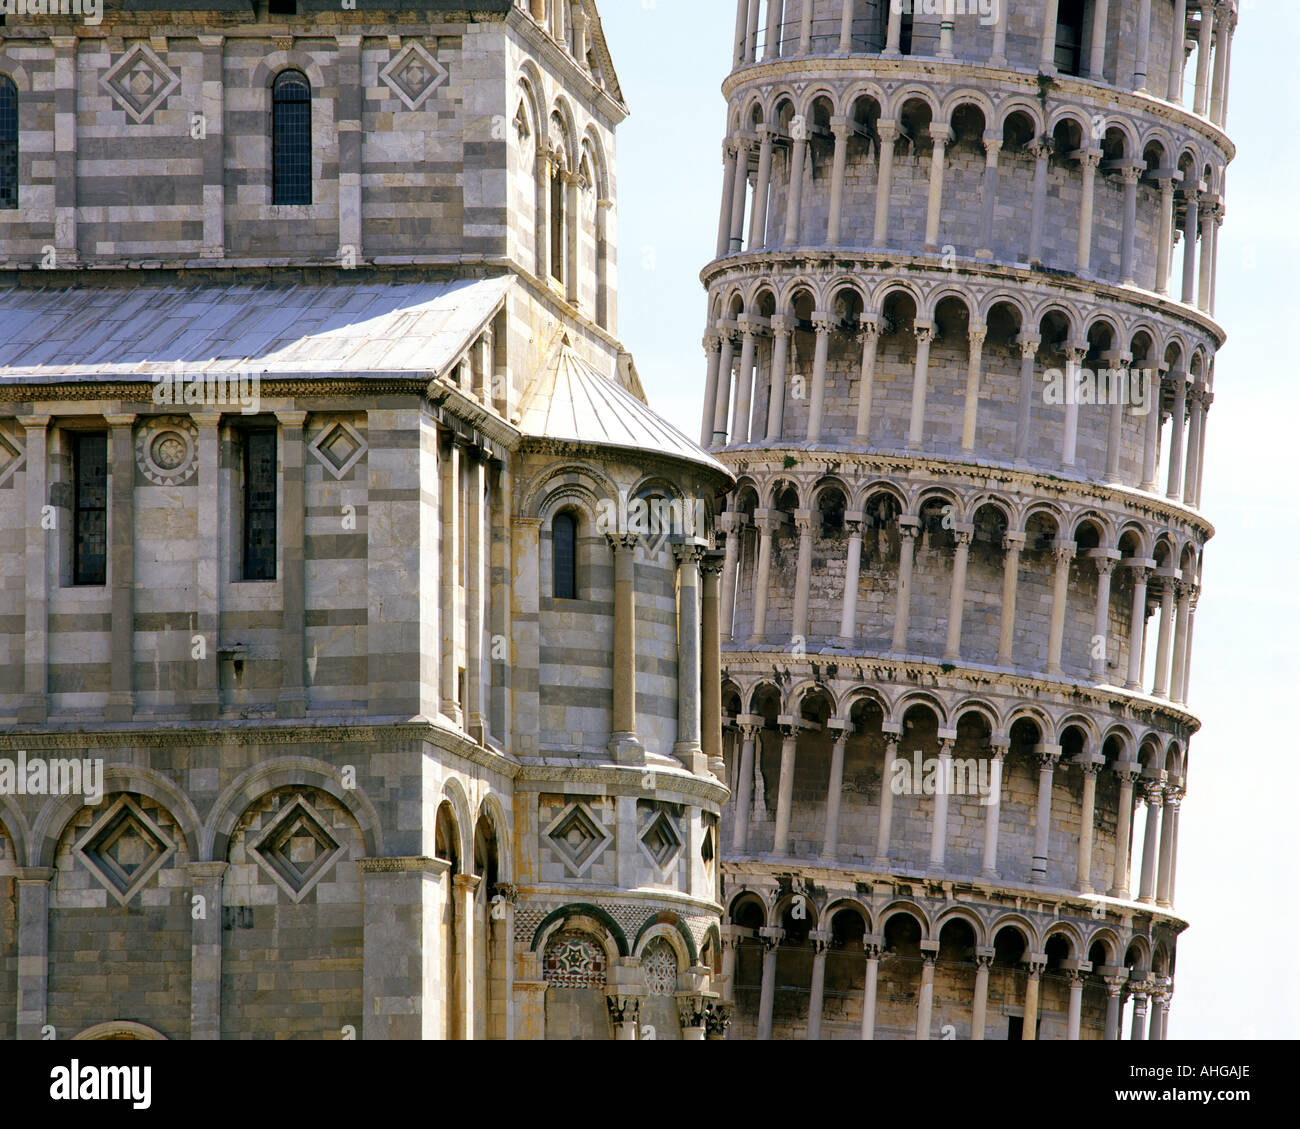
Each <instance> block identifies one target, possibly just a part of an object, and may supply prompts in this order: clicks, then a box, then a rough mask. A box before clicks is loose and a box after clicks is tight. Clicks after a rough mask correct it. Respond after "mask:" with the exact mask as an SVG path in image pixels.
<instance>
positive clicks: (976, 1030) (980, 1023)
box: [970, 947, 993, 1043]
mask: <svg viewBox="0 0 1300 1129" xmlns="http://www.w3.org/2000/svg"><path fill="white" fill-rule="evenodd" d="M992 965H993V950H992V949H990V948H984V947H980V948H977V949H976V950H975V996H974V999H973V1000H972V1002H971V1011H970V1037H971V1041H972V1042H977V1043H978V1042H983V1040H984V1029H985V1027H987V1026H988V1018H987V1017H988V1007H989V969H990V968H991V967H992Z"/></svg>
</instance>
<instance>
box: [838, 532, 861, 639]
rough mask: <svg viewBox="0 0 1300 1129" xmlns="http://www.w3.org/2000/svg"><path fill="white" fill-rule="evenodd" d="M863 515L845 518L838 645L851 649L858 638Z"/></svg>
mask: <svg viewBox="0 0 1300 1129" xmlns="http://www.w3.org/2000/svg"><path fill="white" fill-rule="evenodd" d="M863 518H864V515H862V514H857V515H853V516H846V517H845V519H844V524H845V527H846V528H847V529H848V531H849V555H848V563H847V564H846V565H845V567H844V611H843V614H842V615H841V617H840V644H841V646H844V647H849V648H851V647H852V646H853V645H854V643H855V642H856V641H857V637H858V589H859V587H860V584H861V576H862V524H863Z"/></svg>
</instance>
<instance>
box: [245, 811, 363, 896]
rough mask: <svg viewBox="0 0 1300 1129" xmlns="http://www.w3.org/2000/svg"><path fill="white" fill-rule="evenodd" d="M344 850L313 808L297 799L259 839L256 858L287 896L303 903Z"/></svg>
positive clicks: (254, 854)
mask: <svg viewBox="0 0 1300 1129" xmlns="http://www.w3.org/2000/svg"><path fill="white" fill-rule="evenodd" d="M343 850H344V848H343V844H342V843H340V842H339V841H338V840H337V839H336V838H334V836H333V834H331V833H330V831H329V830H328V829H327V828H326V826H325V821H324V820H323V819H321V817H320V815H319V814H317V812H316V810H315V809H314V808H313V807H312V806H311V804H309V803H308V802H307V801H306V800H305V799H303V797H302V796H294V797H293V799H292V800H290V801H289V802H288V803H287V804H285V805H284V807H282V808H281V809H280V813H279V815H277V816H276V817H275V819H273V820H272V821H271V823H270V825H269V826H268V827H267V828H266V830H264V831H263V832H262V834H261V835H260V836H258V838H257V841H256V842H255V843H254V844H253V857H254V858H256V859H257V861H258V862H259V863H260V864H261V865H262V866H263V867H265V868H266V870H267V871H268V872H269V873H270V875H271V877H272V878H274V879H275V880H276V882H277V883H278V884H279V886H280V887H281V889H283V890H284V891H285V893H287V894H288V895H289V896H290V897H291V898H293V899H294V901H300V900H301V899H302V898H303V897H304V896H305V895H306V894H307V893H308V892H309V891H310V890H311V888H312V887H313V886H315V885H316V883H317V882H319V881H320V879H321V878H322V877H323V876H324V874H325V873H326V872H327V871H328V870H329V869H330V867H331V866H333V865H334V862H335V861H336V860H337V859H338V857H339V855H340V854H342V852H343Z"/></svg>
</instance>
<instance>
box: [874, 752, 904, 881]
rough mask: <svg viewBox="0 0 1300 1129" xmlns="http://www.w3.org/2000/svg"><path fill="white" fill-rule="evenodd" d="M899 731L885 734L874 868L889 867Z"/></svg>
mask: <svg viewBox="0 0 1300 1129" xmlns="http://www.w3.org/2000/svg"><path fill="white" fill-rule="evenodd" d="M901 736H902V735H901V734H899V733H889V732H886V734H885V770H884V772H883V773H882V774H881V777H880V823H879V824H878V825H877V827H876V857H875V860H874V861H873V862H872V864H871V866H872V869H873V870H888V869H889V847H890V833H891V831H892V826H891V825H892V823H893V816H894V787H893V780H894V760H895V758H896V757H897V756H898V743H899V740H900V738H901Z"/></svg>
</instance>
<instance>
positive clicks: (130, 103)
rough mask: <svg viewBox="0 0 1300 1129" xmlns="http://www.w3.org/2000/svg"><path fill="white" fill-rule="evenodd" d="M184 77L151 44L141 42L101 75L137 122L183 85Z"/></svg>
mask: <svg viewBox="0 0 1300 1129" xmlns="http://www.w3.org/2000/svg"><path fill="white" fill-rule="evenodd" d="M180 81H181V80H180V77H179V76H178V75H177V74H176V72H175V71H173V70H172V69H171V68H170V67H169V66H168V65H167V64H166V63H164V62H163V61H162V60H161V59H160V58H159V57H158V56H157V55H156V54H155V53H154V51H153V49H152V48H150V47H149V46H148V45H147V44H144V43H137V44H136V45H135V46H134V47H132V48H131V49H130V50H129V51H128V52H127V53H126V54H125V55H123V56H122V57H121V58H120V59H119V60H118V61H117V62H116V63H114V64H113V66H112V67H111V68H110V69H109V71H108V73H107V74H105V75H104V77H103V78H102V79H100V83H101V84H102V85H103V87H104V89H105V90H107V91H108V93H109V96H110V97H111V98H112V99H113V101H114V102H116V103H117V104H118V106H120V107H121V108H122V109H123V110H125V111H126V112H127V114H128V115H129V116H130V117H131V119H132V120H133V121H135V122H143V121H146V120H147V119H148V118H149V116H150V115H151V114H152V113H153V112H154V111H155V110H156V109H158V108H159V107H160V106H161V105H162V104H163V103H164V102H166V101H167V97H168V95H170V94H171V92H172V91H173V90H175V89H176V87H178V86H179V85H180Z"/></svg>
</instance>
